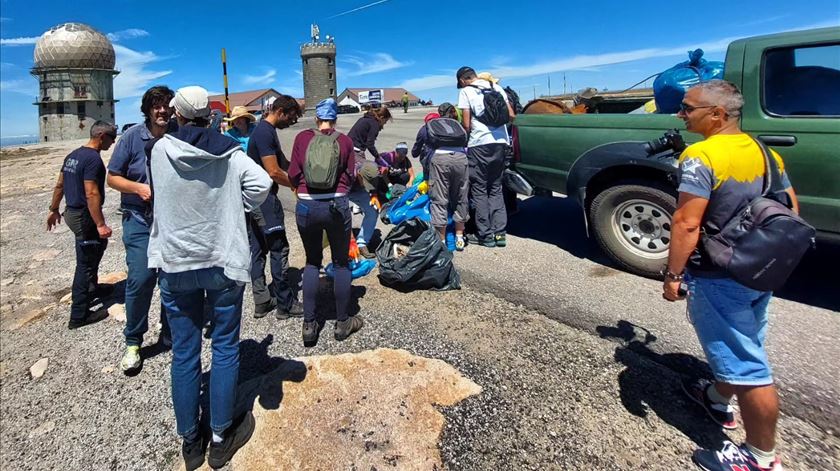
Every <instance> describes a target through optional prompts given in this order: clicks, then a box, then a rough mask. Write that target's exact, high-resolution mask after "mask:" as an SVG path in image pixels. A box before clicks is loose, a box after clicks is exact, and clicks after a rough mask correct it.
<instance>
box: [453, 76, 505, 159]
mask: <svg viewBox="0 0 840 471" xmlns="http://www.w3.org/2000/svg"><path fill="white" fill-rule="evenodd" d="M472 85H475V86H476V87H480V88H490V82H488V81H487V80H482V79H478V80H475V81H473V83H472ZM493 88H494V89H496V91H498V92H499V93H501V94H502V97H503V98H504V99H505V103H507V102H508V97H507V94H506V93H505V91H504V89H502V87H500V86H499V85H497V84H495V83H494V84H493ZM458 108H461V109H462V110H466V109H469V110H470V113H471V114H472V120H471V122H470V140H469V143H468V144H467V145H468V146H469V147H475V146H483V145H485V144H496V143H498V144H508V143H509V139H508V132H507V126H499V127H497V128H488V127H487V125H486V124H484V123H482V122H481V121H479V120H478V119H476V116H479V115H480V114H482V113H484V95H483V94H482V93H481V91H480V90H477V89H476V88H475V87H472V86H469V85H468V86H466V87H464V88H462V89H461V92H460V93H459V95H458Z"/></svg>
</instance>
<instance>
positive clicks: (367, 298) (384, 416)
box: [0, 114, 840, 471]
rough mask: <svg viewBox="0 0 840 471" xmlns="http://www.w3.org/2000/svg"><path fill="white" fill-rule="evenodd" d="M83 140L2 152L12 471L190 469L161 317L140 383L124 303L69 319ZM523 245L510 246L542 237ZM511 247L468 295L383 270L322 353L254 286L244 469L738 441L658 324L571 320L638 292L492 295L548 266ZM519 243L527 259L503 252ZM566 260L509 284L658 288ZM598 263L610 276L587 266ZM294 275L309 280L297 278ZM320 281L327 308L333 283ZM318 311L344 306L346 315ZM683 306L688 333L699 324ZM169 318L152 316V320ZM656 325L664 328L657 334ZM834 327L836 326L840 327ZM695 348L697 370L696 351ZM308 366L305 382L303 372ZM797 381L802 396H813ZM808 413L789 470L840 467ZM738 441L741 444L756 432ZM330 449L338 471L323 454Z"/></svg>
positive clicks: (401, 125) (498, 464)
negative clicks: (686, 377) (53, 195)
mask: <svg viewBox="0 0 840 471" xmlns="http://www.w3.org/2000/svg"><path fill="white" fill-rule="evenodd" d="M409 117H411V114H409ZM398 118H400V117H399V116H398ZM412 118H413V121H410V122H408V121H406V122H400V121H399V120H398V121H397V122H396V123H394V125H393V127H392V128H390V129H389V128H388V127H386V130H385V131H383V136H382V140H383V141H385V142H386V143H387V144H388V145H393V143H395V142H396V141H398V140H407V141H409V143H410V142H411V140H412V138H413V132H414V130H416V126H417V124H416V122H419V119H420V116H415V117H412ZM349 124H352V121H351V122H350V123H349ZM299 126H301V125H299ZM78 144H79V143H74V144H67V145H62V146H59V145H56V144H52V145H50V146H34V147H31V148H28V149H27V150H25V151H23V152H21V153H18V154H7V153H6V151H5V150H4V152H3V154H2V156H0V173H2V179H0V205H1V208H0V209H1V210H2V212H1V213H0V216H1V217H0V250H1V251H2V259H0V294H1V295H2V302H1V303H0V305H1V306H2V307H0V312H1V313H2V314H0V414H2V415H1V416H0V467H2V468H3V469H131V470H135V469H172V468H173V467H177V466H178V464H179V447H180V444H179V442H178V440H177V436H176V435H175V422H174V415H173V413H172V406H171V400H170V394H169V369H168V366H169V360H170V353H169V352H167V351H164V350H162V349H159V348H157V347H156V346H155V344H154V341H155V339H156V338H157V329H156V327H153V329H152V330H153V331H152V332H150V334H149V335H148V338H147V340H146V346H145V347H144V356H145V357H146V362H145V366H144V368H143V370H142V372H141V373H140V374H139V375H137V376H134V377H126V376H124V375H123V374H122V373H121V372H120V371H119V369H118V368H116V365H117V362H118V361H119V358H120V355H121V349H122V335H121V330H122V326H123V323H122V322H121V320H120V318H121V316H120V312H119V302H120V299H119V297H118V296H117V297H116V298H115V299H112V300H110V301H109V302H108V304H113V305H112V306H110V307H111V310H112V312H113V316H112V317H111V318H109V319H107V320H105V321H103V322H100V323H98V324H96V325H93V326H90V327H86V328H83V329H79V330H77V331H68V330H66V322H67V318H68V303H67V301H66V300H64V301H62V299H63V298H65V297H66V294H67V293H68V292H69V286H70V283H71V279H72V271H73V263H74V262H73V247H72V236H71V234H70V233H69V231H68V230H67V229H66V227H65V226H64V225H62V226H60V229H59V230H58V232H57V233H54V234H49V233H46V232H45V230H44V229H45V225H44V220H45V217H46V211H45V209H46V206H47V203H48V200H49V192H50V190H51V187H52V184H53V183H54V179H55V177H56V175H57V172H58V168H59V166H60V163H61V159H62V158H63V156H64V155H65V154H66V153H67V152H68V151H69V150H70V149H72V148H73V147H74V145H78ZM284 146H286V144H285V143H284ZM287 148H288V146H287ZM106 158H107V153H106ZM117 204H118V195H117V194H116V193H114V192H111V191H109V192H108V195H107V200H106V206H105V214H106V218H107V220H108V221H109V222H111V223H112V224H111V225H112V228H113V229H114V237H113V238H112V241H111V245H110V246H109V248H108V251H107V253H106V255H105V259H104V260H103V263H102V268H101V270H100V273H102V274H110V276H111V278H110V279H111V280H113V281H117V280H120V279H121V273H122V272H123V271H124V270H125V267H124V251H123V247H122V243H121V241H120V237H121V231H120V224H119V223H118V220H119V216H118V215H116V214H115V210H116V207H117ZM383 229H385V230H387V229H386V228H383ZM510 239H511V242H510V243H511V247H510V248H511V249H515V248H516V247H517V246H518V247H529V245H528V244H531V243H533V241H532V240H529V239H525V238H522V237H517V236H512V237H510ZM289 240H290V242H291V245H292V251H291V252H292V256H291V265H292V267H301V266H302V265H303V250H302V246H301V243H300V239H299V237H298V236H297V234H296V233H295V232H294V228H293V227H292V228H290V237H289ZM549 248H550V249H551V250H552V251H553V252H552V253H557V254H561V255H558V257H561V258H560V259H555V260H554V262H555V263H558V262H565V261H566V259H565V258H562V257H566V253H565V252H564V251H563V250H561V249H559V248H557V247H556V246H554V245H551V246H550V247H549ZM535 250H536V249H535ZM497 254H498V252H495V253H493V254H492V255H490V252H487V253H479V252H478V251H475V252H472V253H471V254H464V255H459V256H458V257H457V258H456V264H459V266H460V267H461V268H462V273H463V274H464V275H465V276H464V287H463V289H462V290H460V291H452V292H444V293H435V292H415V293H409V294H401V293H397V292H396V291H393V290H390V289H388V288H385V287H383V286H381V285H380V284H379V283H378V281H377V279H376V277H375V272H374V273H373V274H371V275H369V276H367V277H365V278H363V279H361V280H357V282H356V283H355V285H356V287H355V288H354V299H355V300H356V302H357V304H358V310H359V313H360V314H361V315H362V316H363V317H364V319H365V321H366V326H365V328H364V329H363V330H362V331H360V332H359V333H358V334H356V335H354V336H352V337H351V338H350V339H348V340H347V341H345V342H336V341H335V340H334V339H333V338H332V335H331V325H328V327H327V329H325V330H324V332H323V334H322V337H321V341H320V342H319V344H318V345H317V346H316V347H314V348H311V349H305V348H304V347H303V346H302V345H301V341H300V321H299V320H294V319H291V320H283V321H279V320H276V319H274V318H272V317H266V318H263V319H254V318H253V317H251V315H250V307H251V306H252V301H251V297H250V294H249V293H247V290H246V299H245V306H246V308H245V313H244V315H243V326H242V335H241V337H242V343H241V354H242V369H241V372H240V383H241V384H242V388H243V391H254V390H255V389H254V388H255V386H254V385H255V384H256V385H259V388H257V389H259V392H260V395H259V397H257V398H255V397H253V396H248V395H247V394H243V395H242V397H245V398H246V399H244V401H245V405H250V406H252V407H253V408H254V410H255V415H257V417H258V420H259V421H260V423H261V427H262V428H260V429H258V434H257V435H255V440H254V441H253V442H252V443H251V444H249V446H248V447H246V448H245V449H243V451H242V453H241V456H237V459H236V460H234V462H233V463H232V465H231V466H230V468H231V469H307V468H309V469H315V468H318V469H358V470H365V471H367V470H370V469H379V470H382V469H435V468H446V469H464V470H484V469H500V468H503V469H535V470H536V469H540V470H542V469H564V470H565V469H673V468H674V467H680V468H684V469H692V466H693V465H691V463H690V460H689V458H688V457H689V455H690V453H691V451H692V450H693V449H694V448H696V447H697V446H698V445H700V446H716V445H717V444H719V443H720V441H721V440H722V439H724V438H726V436H725V435H724V434H722V433H721V431H720V430H719V429H718V428H716V427H713V426H712V424H711V422H710V421H709V420H707V419H706V417H705V415H704V414H703V413H702V411H700V410H698V409H697V408H696V407H695V406H694V405H693V404H692V403H690V401H688V400H687V399H685V398H684V397H683V396H682V393H681V392H680V391H679V380H680V378H682V377H683V374H684V373H685V371H684V370H681V369H679V368H674V367H671V366H669V364H668V362H667V361H660V360H661V358H658V357H657V355H658V354H657V351H656V349H655V348H652V352H651V353H645V352H643V351H641V350H644V348H640V346H641V347H645V346H646V345H647V343H648V342H645V340H646V338H645V331H644V330H642V329H640V328H638V327H634V326H633V323H631V322H623V323H622V322H621V321H615V322H607V321H606V320H603V321H601V322H599V323H600V324H601V325H600V328H599V329H598V330H595V329H589V328H587V326H586V325H584V324H583V323H579V322H570V321H566V320H564V318H563V316H562V315H561V314H563V313H564V312H566V311H568V312H573V311H574V312H577V313H581V312H584V311H585V309H584V308H583V307H581V305H584V306H585V305H586V304H587V303H588V305H589V306H598V308H597V310H598V312H600V313H603V315H605V316H606V315H608V314H609V313H610V312H614V311H615V312H616V313H617V314H616V315H618V314H620V316H619V317H618V318H621V319H624V318H627V319H631V320H633V319H632V316H631V315H630V314H628V312H632V309H631V307H632V306H631V305H630V304H632V303H630V302H623V304H624V306H623V307H616V306H614V305H613V303H609V302H605V301H603V299H606V298H607V297H609V296H610V293H609V292H607V293H596V295H595V296H594V297H593V296H592V294H591V293H589V299H588V301H587V300H584V301H580V302H578V301H577V300H576V299H577V298H575V297H573V296H570V297H569V298H568V299H567V300H565V301H563V302H560V301H557V300H552V298H550V297H544V298H541V299H538V298H537V297H536V296H523V295H522V292H524V291H521V290H520V291H518V292H517V293H519V294H516V293H509V292H504V291H502V290H499V289H496V288H495V287H496V286H497V284H498V283H499V279H498V277H499V276H500V273H501V272H503V270H500V269H499V268H500V267H505V268H510V270H512V273H519V271H517V270H518V266H519V265H518V264H520V263H521V264H522V265H523V266H529V267H534V266H539V264H540V263H543V260H542V259H544V258H546V257H545V256H543V255H541V254H540V253H537V252H524V253H523V252H516V251H515V250H511V251H510V252H504V253H503V255H497ZM508 254H517V260H516V261H513V260H510V259H506V258H505V257H509V256H510V255H508ZM529 257H534V258H533V259H531V258H529ZM575 258H579V257H575ZM477 259H481V260H477ZM524 259H527V260H524ZM568 263H569V265H568V266H567V267H569V268H567V270H565V271H571V272H570V273H565V274H564V273H560V272H559V271H558V272H557V273H555V274H553V275H552V276H550V277H545V276H544V275H535V276H536V279H533V280H530V279H529V280H523V279H520V278H516V279H508V280H507V282H508V283H515V284H523V285H528V286H530V287H535V286H544V285H548V287H550V286H551V285H550V284H551V283H552V280H555V279H556V280H563V281H562V282H563V283H564V286H566V287H565V288H564V287H559V288H556V291H558V292H562V291H563V290H564V289H569V288H568V287H571V286H579V285H580V284H584V283H587V282H588V281H586V280H588V279H594V280H596V281H599V282H602V283H603V282H605V281H600V280H602V279H606V280H607V281H608V282H612V281H610V280H625V279H626V280H627V283H634V284H636V285H637V286H641V288H640V289H637V293H639V294H638V295H639V296H642V297H644V296H648V295H649V294H650V293H649V292H653V294H655V291H653V287H652V285H650V284H648V282H646V281H644V280H642V281H639V280H638V279H635V277H630V276H629V275H625V274H615V275H611V274H610V273H608V272H609V270H612V269H611V268H609V267H606V266H602V265H601V264H599V263H598V262H593V261H591V260H585V263H587V264H588V265H586V268H578V267H577V265H573V263H577V262H568ZM581 263H583V262H581ZM570 267H575V268H570ZM591 269H599V270H601V271H600V272H598V273H602V275H604V273H606V275H604V276H600V277H599V276H594V277H593V276H590V275H592V273H591V272H590V271H589V270H591ZM525 271H527V270H525V269H524V268H523V269H522V272H525ZM291 275H292V278H293V279H297V278H299V271H298V270H297V269H293V270H292V273H291ZM517 276H519V275H517ZM521 276H525V275H521ZM625 277H629V278H625ZM622 282H623V281H622ZM118 286H120V284H119V282H118ZM322 288H323V293H322V294H323V295H322V296H321V299H322V300H324V304H325V305H326V304H329V300H330V297H329V295H328V292H329V284H328V283H327V282H326V281H325V283H324V285H323V286H322ZM523 289H525V288H523ZM619 290H620V287H615V288H612V292H613V293H618V292H619ZM156 299H157V298H156ZM652 299H653V298H652ZM640 302H642V303H647V304H651V301H643V300H642V301H640ZM156 303H157V301H156V300H155V301H153V304H152V305H153V306H155V305H156ZM784 303H788V301H784ZM618 304H622V301H618ZM782 306H785V307H786V306H787V304H782ZM668 309H670V307H668ZM803 309H804V308H803ZM807 309H809V310H811V311H813V318H814V319H817V320H820V322H822V320H823V319H828V320H827V321H825V322H833V321H832V320H831V319H833V318H831V317H824V316H830V314H827V312H828V311H825V310H824V309H822V310H820V309H817V308H813V309H812V308H810V307H807ZM622 310H626V311H627V312H621V311H622ZM674 310H675V311H677V312H678V311H679V308H674ZM811 311H809V312H811ZM322 313H323V314H324V315H325V316H327V317H329V316H330V313H331V309H329V308H328V307H325V308H324V309H323V311H322ZM670 315H672V316H673V317H671V319H672V320H671V321H669V322H671V323H672V324H674V325H675V326H676V325H678V324H681V323H682V322H684V317H680V316H679V314H677V315H674V312H670ZM157 316H158V312H157V309H154V308H153V313H152V318H153V319H154V320H156V319H157ZM593 316H594V315H593ZM638 323H639V322H636V324H638ZM153 324H154V323H153ZM330 324H331V323H330ZM834 325H835V324H833V323H829V324H827V326H828V327H827V328H829V329H830V328H832V327H833V326H834ZM673 331H674V332H680V329H678V328H677V327H674V330H673ZM664 333H666V334H667V333H668V332H667V331H665V332H664ZM593 334H594V335H593ZM657 334H658V335H660V336H662V337H667V335H663V331H662V330H658V331H657ZM823 334H824V335H827V336H828V337H834V338H836V331H835V334H833V335H832V334H830V330H829V331H828V332H824V333H823ZM814 338H815V343H816V344H817V346H815V347H814V349H815V350H814V351H808V352H804V353H803V354H804V355H806V356H808V357H809V358H811V357H813V358H821V356H820V353H821V352H822V354H824V355H826V356H823V357H822V358H821V361H822V362H824V363H828V361H827V359H828V358H836V357H832V356H827V355H828V353H833V350H830V347H828V346H826V347H825V348H826V349H827V350H819V349H818V348H822V347H820V345H821V342H822V340H821V339H820V338H817V337H814ZM647 340H649V338H648V339H647ZM686 344H687V345H688V344H690V342H688V341H686ZM208 347H209V346H207V345H206V346H205V349H204V352H203V360H204V362H203V364H204V365H205V368H207V367H209V354H210V352H209V348H208ZM684 351H688V352H689V353H690V355H685V356H686V357H690V358H692V359H693V361H694V362H696V363H698V364H701V363H702V359H701V357H700V355H699V354H697V353H696V352H695V351H691V350H690V349H688V348H686V349H685V350H684ZM826 352H828V353H826ZM347 353H350V354H355V355H344V354H347ZM666 354H667V353H661V354H659V355H660V356H661V355H666ZM698 358H700V359H698ZM44 359H46V360H44ZM429 359H431V360H432V361H430V360H429ZM780 359H782V360H784V361H780V363H783V364H787V360H786V359H784V358H783V357H781V356H780ZM437 360H440V362H438V361H437ZM377 365H378V366H377ZM35 366H37V368H34V369H33V367H35ZM302 367H305V368H304V370H305V371H306V373H305V375H303V376H304V377H303V378H300V377H299V376H296V375H294V374H292V373H293V372H295V371H298V372H300V369H301V368H302ZM814 367H815V368H816V367H817V366H814ZM791 384H794V383H791ZM783 392H784V393H785V394H787V396H788V397H791V398H793V397H800V396H803V395H810V394H811V392H810V391H807V390H805V391H790V390H786V391H783ZM247 398H250V404H249V399H247ZM805 403H807V401H805ZM432 405H434V406H435V408H436V409H437V410H439V411H440V412H441V413H442V414H443V415H442V416H440V418H441V419H442V420H439V419H438V418H437V417H438V416H437V415H435V413H434V409H432V408H431V406H432ZM835 406H836V402H835ZM803 407H805V406H803ZM818 408H819V407H815V410H816V409H818ZM800 412H802V411H797V410H790V411H789V410H786V411H785V413H784V414H783V416H782V419H781V422H780V442H779V446H778V450H779V451H780V452H781V453H782V456H783V457H784V460H785V467H786V468H787V469H793V470H797V469H802V470H804V469H838V468H840V439H838V438H837V437H836V435H835V432H833V431H832V427H827V426H824V425H820V424H821V423H820V421H819V420H811V419H810V418H809V417H812V416H817V417H822V416H825V415H826V414H828V415H827V416H829V417H833V415H831V414H832V413H836V411H828V412H825V411H822V412H820V411H818V412H820V413H819V414H816V415H814V414H811V415H809V414H807V413H800ZM820 414H822V415H820ZM438 430H442V432H441V433H438ZM729 435H730V437H731V438H732V439H733V440H738V439H741V438H743V434H742V432H741V431H736V432H734V433H731V434H729ZM430 437H431V438H430ZM421 445H422V446H421ZM324 456H326V457H329V460H328V461H327V462H328V463H330V464H331V466H325V465H324V462H322V461H318V460H319V458H318V457H324Z"/></svg>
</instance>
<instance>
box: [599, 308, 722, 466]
mask: <svg viewBox="0 0 840 471" xmlns="http://www.w3.org/2000/svg"><path fill="white" fill-rule="evenodd" d="M637 329H638V330H641V331H643V332H644V337H643V340H639V339H638V338H637V334H636V331H637ZM596 330H597V331H598V334H599V335H600V337H601V338H605V339H615V340H619V341H620V342H621V344H622V345H620V346H618V347H616V349H615V357H614V358H615V360H616V361H617V362H619V363H621V364H623V365H624V366H625V367H626V368H625V369H624V371H622V372H621V373H620V374H619V375H618V385H619V388H620V392H619V394H620V396H621V403H622V404H623V405H624V408H625V409H626V410H627V412H630V413H631V414H633V415H635V416H637V417H641V418H647V416H648V413H649V412H650V411H652V412H653V413H655V414H656V416H657V417H659V418H660V419H662V420H663V421H664V422H665V423H667V424H668V425H670V426H672V427H674V428H676V429H677V430H679V431H680V432H682V433H683V434H684V435H685V436H686V437H688V438H689V439H691V440H692V441H693V442H694V443H696V444H697V445H698V446H700V447H703V448H707V449H715V450H716V449H719V448H720V447H721V445H722V443H723V441H724V440H727V439H728V438H727V436H726V435H725V434H724V433H723V431H722V430H721V427H720V426H719V425H717V424H715V423H714V422H712V420H711V419H709V418H708V417H706V415H705V413H704V411H703V410H702V408H700V407H699V406H697V405H696V404H694V403H693V402H692V401H691V400H689V399H688V398H687V397H685V396H684V395H683V392H682V391H681V389H680V385H679V384H678V383H676V382H674V383H670V382H666V381H663V377H661V376H655V375H654V374H653V373H654V372H653V371H651V368H650V366H649V365H647V364H645V362H644V360H642V359H641V358H640V357H641V356H643V357H646V358H648V359H651V360H653V361H655V362H656V363H660V364H663V365H666V366H669V367H670V366H671V365H681V367H680V368H679V369H677V371H679V372H681V373H685V374H688V375H690V376H692V377H697V376H704V377H708V376H709V369H708V365H707V364H706V363H705V362H702V361H700V360H698V359H697V358H695V357H693V356H691V355H686V354H684V353H668V354H659V353H656V352H654V351H652V350H651V349H649V348H648V345H650V344H652V343H653V342H655V341H656V336H655V335H653V334H652V333H651V332H650V331H648V330H647V329H645V328H644V327H640V326H636V325H634V324H632V323H630V322H627V321H623V320H622V321H618V323H617V324H616V326H615V327H611V326H598V327H597V328H596ZM684 368H689V369H688V370H684Z"/></svg>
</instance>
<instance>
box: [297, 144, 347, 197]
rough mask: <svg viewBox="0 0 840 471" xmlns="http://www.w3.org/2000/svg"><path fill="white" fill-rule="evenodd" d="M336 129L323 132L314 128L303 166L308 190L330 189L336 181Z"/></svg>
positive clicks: (337, 155) (337, 149)
mask: <svg viewBox="0 0 840 471" xmlns="http://www.w3.org/2000/svg"><path fill="white" fill-rule="evenodd" d="M339 135H341V133H339V132H338V131H334V132H333V133H332V134H324V133H322V132H321V131H318V130H317V129H316V130H315V136H314V137H313V138H312V140H311V141H310V142H309V147H308V148H307V149H306V164H305V165H304V166H303V178H304V179H306V187H307V188H309V189H310V190H332V189H334V188H335V185H336V183H337V182H338V167H339V156H340V151H339V147H338V141H337V139H338V136H339Z"/></svg>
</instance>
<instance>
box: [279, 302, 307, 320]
mask: <svg viewBox="0 0 840 471" xmlns="http://www.w3.org/2000/svg"><path fill="white" fill-rule="evenodd" d="M274 315H275V316H276V317H277V318H278V319H280V320H283V319H288V318H290V317H303V304H301V302H300V301H298V300H297V299H295V300H294V301H292V305H291V306H289V307H288V308H285V309H284V308H282V307H278V308H277V312H276V313H275V314H274Z"/></svg>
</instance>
